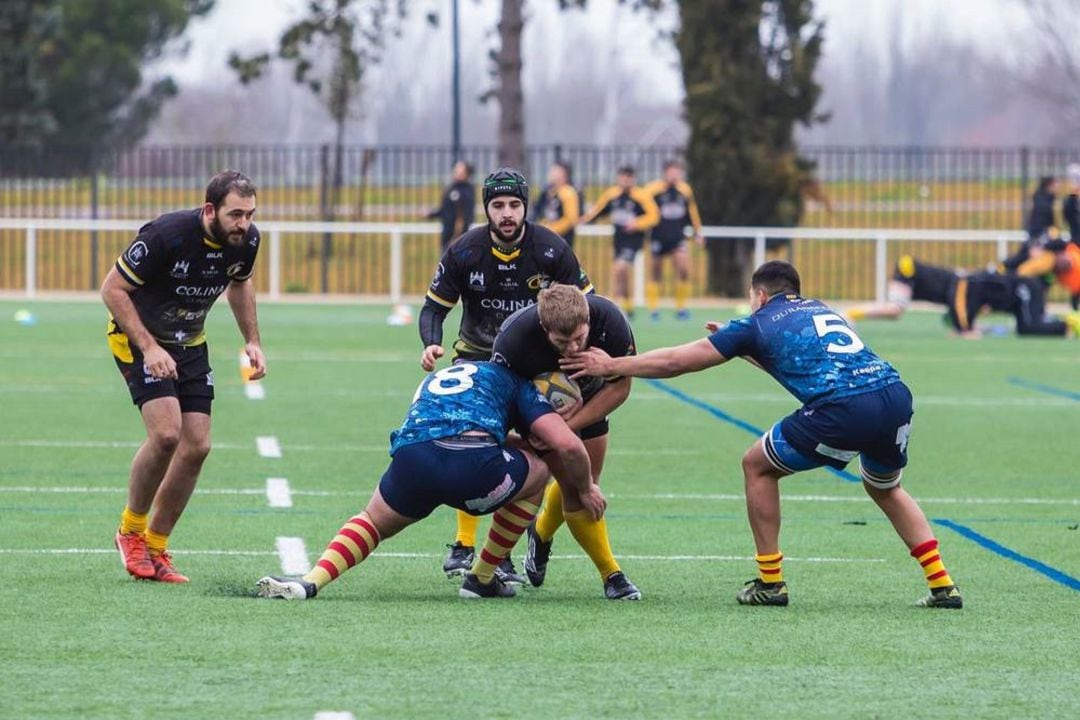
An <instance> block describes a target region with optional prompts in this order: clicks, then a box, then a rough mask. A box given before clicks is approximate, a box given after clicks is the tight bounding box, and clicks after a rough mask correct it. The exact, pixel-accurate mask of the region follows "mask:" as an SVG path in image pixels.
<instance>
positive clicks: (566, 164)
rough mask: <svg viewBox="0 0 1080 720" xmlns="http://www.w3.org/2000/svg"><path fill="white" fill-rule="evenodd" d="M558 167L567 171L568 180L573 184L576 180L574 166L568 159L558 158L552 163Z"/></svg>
mask: <svg viewBox="0 0 1080 720" xmlns="http://www.w3.org/2000/svg"><path fill="white" fill-rule="evenodd" d="M552 165H554V166H556V167H561V168H562V170H563V172H564V173H566V182H568V183H571V184H573V182H574V166H573V165H571V164H570V161H568V160H556V161H555V162H553V163H552Z"/></svg>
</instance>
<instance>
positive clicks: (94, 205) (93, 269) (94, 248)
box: [89, 162, 101, 290]
mask: <svg viewBox="0 0 1080 720" xmlns="http://www.w3.org/2000/svg"><path fill="white" fill-rule="evenodd" d="M90 170H91V174H90V217H91V218H92V219H94V220H97V219H98V202H99V199H98V172H97V163H96V162H94V163H92V166H91V168H90ZM99 244H100V241H99V239H98V231H97V230H93V231H91V232H90V288H89V289H91V290H93V289H94V288H95V287H96V286H97V284H98V283H100V282H101V278H100V277H99V276H98V248H99V246H100V245H99Z"/></svg>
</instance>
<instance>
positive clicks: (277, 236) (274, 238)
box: [270, 230, 281, 300]
mask: <svg viewBox="0 0 1080 720" xmlns="http://www.w3.org/2000/svg"><path fill="white" fill-rule="evenodd" d="M270 299H271V300H279V299H281V231H280V230H271V231H270Z"/></svg>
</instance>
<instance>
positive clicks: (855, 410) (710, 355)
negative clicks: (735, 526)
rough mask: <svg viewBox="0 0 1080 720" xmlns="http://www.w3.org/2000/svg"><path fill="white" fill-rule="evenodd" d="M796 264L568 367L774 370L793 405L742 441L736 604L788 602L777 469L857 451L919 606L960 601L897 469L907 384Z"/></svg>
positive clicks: (905, 425) (667, 373)
mask: <svg viewBox="0 0 1080 720" xmlns="http://www.w3.org/2000/svg"><path fill="white" fill-rule="evenodd" d="M800 285H801V283H800V279H799V274H798V272H797V271H796V270H795V268H794V267H793V266H791V265H790V264H788V263H786V262H781V261H772V262H767V263H765V264H764V265H762V266H761V267H759V268H758V269H757V271H755V272H754V276H753V278H752V279H751V284H750V306H751V308H752V309H753V313H752V314H751V315H750V316H749V317H746V318H741V319H738V320H734V321H732V322H730V323H728V324H727V325H723V326H721V325H720V324H718V323H709V325H708V327H709V330H710V331H712V334H711V335H710V336H709V337H708V338H705V339H702V340H697V341H695V342H691V343H687V344H686V345H681V346H679V347H670V348H660V349H657V350H652V351H650V352H647V353H645V354H643V355H638V356H636V357H634V356H629V357H620V358H611V357H608V356H607V355H606V354H605V353H603V352H602V351H600V350H597V349H590V350H586V351H585V352H582V353H579V354H577V355H575V356H574V357H572V358H569V359H567V360H565V361H564V362H563V363H562V365H563V367H564V369H567V370H574V371H576V374H580V375H593V376H597V375H598V376H604V375H608V374H612V373H616V374H618V375H623V376H636V377H674V376H676V375H682V374H683V373H687V372H695V371H698V370H704V369H705V368H708V367H712V366H714V365H719V364H721V363H723V362H726V361H728V360H730V359H731V358H734V357H738V356H741V357H744V358H746V359H747V360H748V361H750V362H752V363H753V364H755V365H757V366H758V367H760V368H761V369H762V370H764V371H765V372H767V373H769V374H770V375H772V376H773V377H774V378H775V379H776V380H777V381H778V382H779V383H780V384H781V385H783V386H784V387H785V388H786V389H787V390H788V391H789V392H790V393H791V394H792V395H794V396H795V397H796V398H798V399H799V400H800V401H801V402H802V403H803V407H802V408H800V409H799V410H797V411H795V412H794V413H792V414H791V415H789V416H787V417H786V418H784V419H783V420H781V421H780V422H778V423H776V424H775V425H773V426H772V428H771V429H770V430H769V431H768V432H767V433H765V435H764V436H763V437H762V438H761V439H760V440H759V441H757V442H755V443H754V444H753V445H751V446H750V449H749V450H747V451H746V454H745V455H744V456H743V460H742V466H743V474H744V477H745V481H746V506H747V514H748V515H749V518H750V527H751V530H752V532H753V535H754V544H755V545H756V548H757V558H756V559H757V563H758V572H759V574H758V577H757V578H755V579H754V580H752V581H750V582H748V583H747V584H746V587H745V588H743V590H742V591H740V592H739V593H738V595H737V596H736V597H737V599H738V601H739V602H740V603H741V604H743V605H787V603H788V589H787V584H786V583H785V582H784V577H783V571H782V568H781V561H782V560H783V555H782V554H781V552H780V544H779V538H780V490H779V483H778V481H779V480H780V478H782V477H784V476H786V475H791V474H793V473H796V472H800V471H803V470H810V469H812V468H816V467H821V466H823V465H828V466H830V467H835V468H843V467H845V466H846V465H847V464H848V463H849V462H851V460H853V459H854V458H855V457H856V456H859V462H860V466H861V470H862V480H863V487H864V488H865V489H866V492H867V493H868V494H869V495H870V497H871V498H872V499H873V500H874V502H876V503H877V505H878V506H879V507H880V508H881V509H882V511H883V512H884V513H885V515H886V516H887V517H888V518H889V520H890V522H892V524H893V527H894V528H895V529H896V532H897V533H898V534H899V535H900V537H901V539H903V540H904V542H905V543H906V544H907V546H908V548H909V550H910V551H911V555H912V556H913V557H914V558H915V559H916V560H917V561H918V562H919V564H920V565H921V566H922V568H923V572H924V574H925V575H926V580H927V583H928V585H929V586H930V594H929V595H927V596H925V597H923V598H922V599H920V600H919V603H918V604H919V605H921V606H923V607H942V608H960V607H962V605H963V600H962V599H961V596H960V591H959V590H957V588H956V586H955V585H954V584H953V581H952V578H951V577H950V576H949V573H948V572H947V571H946V570H945V566H944V565H943V563H942V561H941V557H940V555H939V554H938V549H937V548H938V542H937V540H936V539H935V538H934V534H933V532H932V531H931V529H930V524H929V523H928V522H927V520H926V516H925V515H924V514H923V512H922V510H921V509H920V508H919V506H918V504H917V503H916V502H915V500H914V499H912V497H911V496H910V495H908V493H907V491H905V490H904V489H903V488H901V487H900V475H901V472H902V470H903V468H904V466H905V465H907V445H908V435H909V433H910V431H911V417H912V399H911V392H910V391H909V390H908V388H907V386H906V385H904V383H903V382H901V380H900V375H899V374H898V373H897V372H896V370H895V369H894V368H893V366H892V365H890V364H889V363H888V362H886V361H885V360H882V359H881V358H880V357H878V356H877V355H875V354H874V353H873V351H871V350H870V348H868V347H867V346H866V344H865V343H863V341H862V340H861V339H860V338H859V336H858V335H856V334H855V331H853V330H852V329H851V328H850V327H849V326H848V325H847V323H846V322H845V321H844V320H843V318H841V317H840V316H839V315H837V314H836V313H835V312H833V310H831V309H830V308H829V307H827V306H826V305H824V304H822V303H821V302H819V301H817V300H811V299H808V298H803V297H801V296H800V295H799V292H800Z"/></svg>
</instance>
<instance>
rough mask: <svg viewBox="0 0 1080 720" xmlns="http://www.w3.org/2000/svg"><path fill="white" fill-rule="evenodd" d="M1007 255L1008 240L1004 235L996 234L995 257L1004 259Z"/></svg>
mask: <svg viewBox="0 0 1080 720" xmlns="http://www.w3.org/2000/svg"><path fill="white" fill-rule="evenodd" d="M1007 257H1009V241H1008V240H1006V239H1005V238H1004V237H1001V236H998V239H997V259H998V260H1001V261H1004V260H1005V258H1007Z"/></svg>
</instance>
